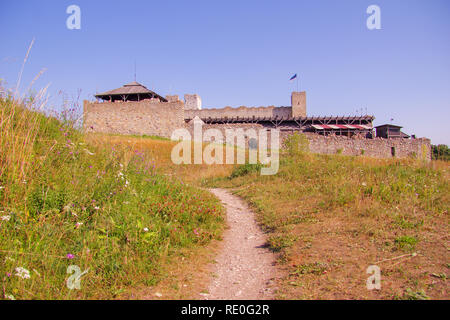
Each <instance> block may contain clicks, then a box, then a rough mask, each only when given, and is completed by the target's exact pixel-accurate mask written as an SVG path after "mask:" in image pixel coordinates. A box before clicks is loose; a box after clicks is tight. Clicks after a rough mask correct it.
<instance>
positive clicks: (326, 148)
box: [306, 133, 431, 160]
mask: <svg viewBox="0 0 450 320" xmlns="http://www.w3.org/2000/svg"><path fill="white" fill-rule="evenodd" d="M306 136H307V138H308V140H309V150H310V151H311V152H313V153H322V154H336V153H341V154H345V155H353V156H358V155H364V156H368V157H374V158H393V157H395V158H409V157H414V158H417V159H423V160H431V141H430V140H429V139H426V138H420V139H383V138H375V139H365V138H363V137H358V136H356V137H352V138H349V137H345V136H321V135H317V134H313V133H306ZM392 148H394V149H392ZM393 152H394V154H395V156H393V155H392V153H393Z"/></svg>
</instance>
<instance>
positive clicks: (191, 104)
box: [83, 82, 431, 160]
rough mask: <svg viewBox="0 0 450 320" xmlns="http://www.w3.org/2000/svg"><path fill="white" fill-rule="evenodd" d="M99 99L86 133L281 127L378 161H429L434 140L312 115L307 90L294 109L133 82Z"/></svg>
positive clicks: (86, 118)
mask: <svg viewBox="0 0 450 320" xmlns="http://www.w3.org/2000/svg"><path fill="white" fill-rule="evenodd" d="M95 97H96V98H97V101H95V102H91V101H87V100H85V101H84V103H83V127H84V130H85V131H86V132H103V133H116V134H125V135H126V134H134V135H155V136H161V137H167V138H170V137H171V134H172V132H173V131H174V130H176V129H179V128H186V129H188V130H192V129H193V123H194V121H200V120H201V122H202V124H203V128H204V129H210V128H215V129H219V130H226V129H236V128H243V129H249V128H254V129H267V130H269V129H278V130H279V131H280V137H281V138H282V139H284V138H286V137H287V136H289V135H290V134H292V133H295V132H301V133H303V134H305V136H306V137H307V139H308V140H309V149H310V151H311V152H316V153H324V154H335V153H342V154H347V155H366V156H371V157H377V158H391V157H397V158H407V157H413V158H419V159H424V160H430V159H431V145H430V140H429V139H426V138H419V139H416V138H415V137H414V136H413V138H412V139H410V138H409V136H408V135H406V134H404V133H402V132H401V131H400V129H401V127H399V126H393V125H383V126H379V127H377V128H376V129H377V130H376V132H377V135H376V136H375V134H374V128H373V120H374V119H375V118H374V117H373V116H369V115H364V116H336V117H308V116H307V112H306V92H304V91H303V92H292V96H291V106H285V107H275V106H268V107H245V106H241V107H239V108H231V107H225V108H216V109H210V108H208V109H202V102H201V98H200V97H199V96H198V95H197V94H193V95H190V94H186V95H185V96H184V101H181V100H180V99H179V97H178V96H176V95H173V96H166V97H162V96H160V95H159V94H157V93H155V92H153V91H151V90H149V89H147V88H146V87H145V86H143V85H141V84H139V83H137V82H132V83H129V84H126V85H124V86H123V87H121V88H118V89H114V90H111V91H107V92H104V93H100V94H97V95H96V96H95Z"/></svg>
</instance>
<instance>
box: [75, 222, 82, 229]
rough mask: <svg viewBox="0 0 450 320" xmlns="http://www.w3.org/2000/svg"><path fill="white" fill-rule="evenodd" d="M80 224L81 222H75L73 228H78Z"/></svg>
mask: <svg viewBox="0 0 450 320" xmlns="http://www.w3.org/2000/svg"><path fill="white" fill-rule="evenodd" d="M82 224H83V222H77V223H75V227H76V228H78V227H80V226H81V225H82Z"/></svg>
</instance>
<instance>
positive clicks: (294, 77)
mask: <svg viewBox="0 0 450 320" xmlns="http://www.w3.org/2000/svg"><path fill="white" fill-rule="evenodd" d="M296 78H297V74H294V75H293V76H292V77H291V78H290V79H289V81H292V80H294V79H296Z"/></svg>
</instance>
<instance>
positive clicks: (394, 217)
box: [208, 136, 450, 299]
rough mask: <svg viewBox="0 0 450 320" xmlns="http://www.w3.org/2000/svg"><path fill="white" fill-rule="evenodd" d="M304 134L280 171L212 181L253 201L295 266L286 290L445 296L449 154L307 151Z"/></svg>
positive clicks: (245, 171) (333, 295)
mask: <svg viewBox="0 0 450 320" xmlns="http://www.w3.org/2000/svg"><path fill="white" fill-rule="evenodd" d="M300 138H301V137H299V136H292V137H291V139H290V140H288V141H287V143H286V148H285V151H284V153H283V154H282V156H281V160H280V170H279V172H278V174H276V175H273V176H261V175H260V174H259V170H257V166H255V165H253V166H252V165H244V166H241V167H238V168H236V169H235V170H234V171H233V173H232V174H231V175H230V176H229V177H228V178H218V179H210V180H209V183H208V184H209V185H210V186H221V187H229V188H233V189H234V191H235V193H237V194H238V195H240V196H242V197H243V198H245V199H246V200H247V201H248V202H249V203H250V204H251V205H253V207H254V208H256V210H257V212H258V214H259V222H260V223H261V224H262V226H263V228H264V229H265V230H266V231H267V232H268V235H269V245H270V247H271V248H272V249H273V250H274V251H277V252H279V253H280V259H279V263H280V265H282V266H284V268H285V269H286V271H287V273H288V275H287V276H286V277H285V278H284V279H283V280H282V281H281V283H280V290H279V298H282V299H426V298H435V299H448V298H449V295H448V290H447V289H448V285H447V276H448V271H449V266H450V265H449V263H448V262H449V260H448V257H449V255H448V250H449V247H448V241H449V229H448V226H449V203H450V186H449V166H448V163H446V162H435V161H433V162H431V163H424V162H419V161H416V160H395V159H394V160H393V159H371V158H366V157H349V156H341V155H316V154H310V153H307V152H305V150H306V149H307V146H305V145H304V141H303V140H304V139H300ZM391 259H392V260H391ZM370 265H377V266H379V268H380V270H381V290H373V291H369V290H367V288H366V280H367V278H368V277H369V276H370V274H367V273H366V270H367V268H368V267H369V266H370Z"/></svg>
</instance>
